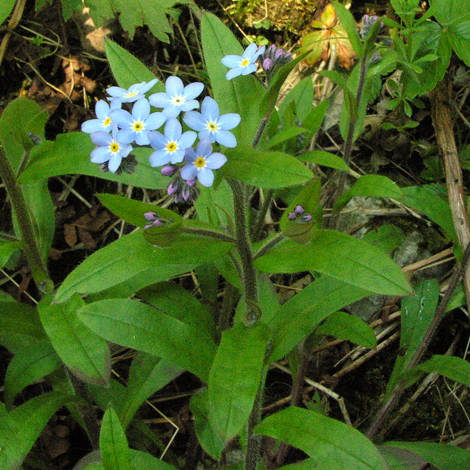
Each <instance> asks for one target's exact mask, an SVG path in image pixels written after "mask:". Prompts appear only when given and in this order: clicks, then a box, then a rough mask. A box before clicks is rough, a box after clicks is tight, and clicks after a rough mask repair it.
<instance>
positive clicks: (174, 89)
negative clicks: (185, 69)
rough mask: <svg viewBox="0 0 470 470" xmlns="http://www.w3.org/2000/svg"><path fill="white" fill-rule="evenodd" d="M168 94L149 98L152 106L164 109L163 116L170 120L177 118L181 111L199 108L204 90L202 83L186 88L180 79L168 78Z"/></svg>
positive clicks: (158, 94) (157, 94)
mask: <svg viewBox="0 0 470 470" xmlns="http://www.w3.org/2000/svg"><path fill="white" fill-rule="evenodd" d="M165 87H166V93H155V94H153V95H151V96H150V97H149V101H150V104H151V105H152V106H155V107H156V108H163V114H165V116H167V117H168V118H175V117H177V116H178V115H179V113H180V112H181V111H190V110H191V109H196V108H198V107H199V103H198V102H197V101H196V100H195V99H194V98H197V97H198V96H199V95H200V94H201V93H202V90H203V89H204V85H203V84H202V83H199V82H196V83H191V84H189V85H188V86H186V87H185V86H184V85H183V82H182V81H181V79H180V78H178V77H168V79H167V81H166V83H165Z"/></svg>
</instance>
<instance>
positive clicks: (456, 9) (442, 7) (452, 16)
mask: <svg viewBox="0 0 470 470" xmlns="http://www.w3.org/2000/svg"><path fill="white" fill-rule="evenodd" d="M431 6H432V7H433V8H435V12H434V15H435V17H436V19H437V21H439V23H441V24H442V25H450V24H451V23H452V22H454V21H455V20H459V19H460V20H461V21H462V18H465V16H467V15H468V5H467V4H466V3H465V2H464V1H457V2H455V1H453V0H431Z"/></svg>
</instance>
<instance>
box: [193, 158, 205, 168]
mask: <svg viewBox="0 0 470 470" xmlns="http://www.w3.org/2000/svg"><path fill="white" fill-rule="evenodd" d="M194 164H195V165H196V168H204V167H205V166H206V159H205V158H204V157H197V158H196V161H195V162H194Z"/></svg>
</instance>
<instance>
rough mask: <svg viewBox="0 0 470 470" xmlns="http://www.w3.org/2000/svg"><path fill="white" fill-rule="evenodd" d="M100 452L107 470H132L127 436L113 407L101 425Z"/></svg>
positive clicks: (106, 413)
mask: <svg viewBox="0 0 470 470" xmlns="http://www.w3.org/2000/svg"><path fill="white" fill-rule="evenodd" d="M100 451H101V462H102V463H103V467H104V468H105V470H131V468H132V467H131V457H130V454H129V445H128V443H127V439H126V434H125V433H124V429H122V426H121V423H120V422H119V418H118V417H117V414H116V412H115V411H114V410H113V408H112V407H111V406H109V407H108V409H107V410H106V412H105V414H104V416H103V422H102V424H101V431H100Z"/></svg>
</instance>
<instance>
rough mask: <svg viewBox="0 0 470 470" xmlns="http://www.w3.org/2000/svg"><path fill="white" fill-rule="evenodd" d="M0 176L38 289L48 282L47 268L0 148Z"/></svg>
mask: <svg viewBox="0 0 470 470" xmlns="http://www.w3.org/2000/svg"><path fill="white" fill-rule="evenodd" d="M0 176H1V177H2V179H3V182H4V184H5V187H6V189H7V192H8V196H9V197H10V200H11V204H12V207H13V210H14V212H15V215H16V219H17V221H18V226H19V230H20V234H21V239H22V240H23V241H24V242H25V247H24V249H25V253H26V257H27V258H28V263H29V266H30V268H31V271H32V273H33V277H34V280H35V282H36V284H37V285H38V287H41V289H40V290H42V284H45V283H46V282H48V281H49V274H48V272H47V267H46V265H45V264H44V261H43V259H42V256H41V252H40V249H39V246H38V243H37V241H36V238H35V236H34V230H33V225H32V223H31V219H30V217H29V213H28V206H27V205H26V201H25V199H24V195H23V192H22V191H21V187H20V186H19V185H18V184H17V182H16V178H15V174H14V172H13V168H12V167H11V165H10V162H9V160H8V157H7V155H6V153H5V151H4V149H3V148H2V147H0Z"/></svg>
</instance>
